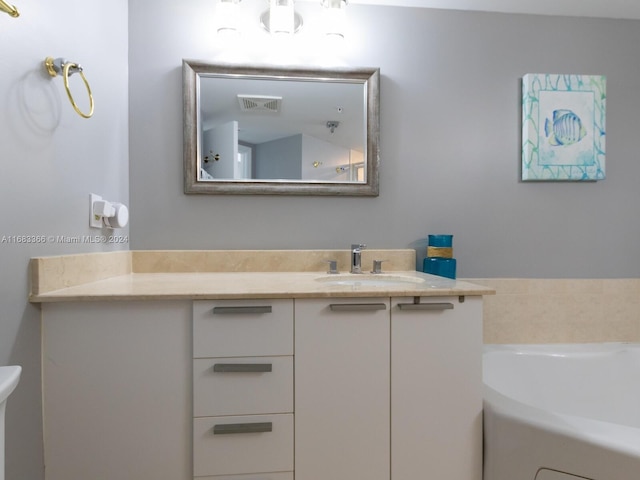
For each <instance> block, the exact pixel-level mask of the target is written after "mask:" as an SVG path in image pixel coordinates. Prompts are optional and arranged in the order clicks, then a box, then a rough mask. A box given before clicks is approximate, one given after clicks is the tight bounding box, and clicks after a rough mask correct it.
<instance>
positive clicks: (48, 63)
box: [0, 0, 94, 118]
mask: <svg viewBox="0 0 640 480" xmlns="http://www.w3.org/2000/svg"><path fill="white" fill-rule="evenodd" d="M0 1H2V0H0ZM44 64H45V67H46V69H47V72H49V75H51V76H52V77H55V76H57V75H58V73H60V70H62V78H63V80H64V88H65V90H66V91H67V96H68V97H69V101H70V102H71V106H72V107H73V109H74V110H75V111H76V113H77V114H78V115H80V116H81V117H82V118H91V116H92V115H93V107H94V102H93V94H92V93H91V87H90V86H89V82H88V81H87V77H85V76H84V72H83V71H82V67H81V66H80V65H78V64H77V63H72V62H67V61H65V60H64V59H62V58H56V59H55V60H54V59H53V57H47V58H46V59H45V61H44ZM76 72H77V73H79V74H80V77H81V78H82V81H83V82H84V86H85V87H87V93H88V94H89V113H84V112H82V111H81V110H80V108H78V105H77V104H76V101H75V100H74V99H73V95H72V94H71V89H70V88H69V75H71V74H73V73H76Z"/></svg>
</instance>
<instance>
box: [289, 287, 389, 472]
mask: <svg viewBox="0 0 640 480" xmlns="http://www.w3.org/2000/svg"><path fill="white" fill-rule="evenodd" d="M389 330H390V318H389V300H388V299H386V298H385V299H305V300H296V302H295V452H296V453H295V456H296V458H295V476H296V480H318V479H323V478H326V479H331V480H358V479H366V480H389V470H390V466H389V461H390V448H389V442H390V437H389V411H390V410H389V409H390V407H389V396H390V391H389V388H390V386H389V373H390V367H389V347H390V342H389Z"/></svg>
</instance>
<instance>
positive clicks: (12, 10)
mask: <svg viewBox="0 0 640 480" xmlns="http://www.w3.org/2000/svg"><path fill="white" fill-rule="evenodd" d="M0 12H5V13H8V14H9V15H11V16H12V17H14V18H15V17H19V16H20V12H19V11H18V9H17V8H16V7H14V6H13V5H9V4H8V3H6V2H5V1H4V0H0Z"/></svg>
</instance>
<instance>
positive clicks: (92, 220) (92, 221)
mask: <svg viewBox="0 0 640 480" xmlns="http://www.w3.org/2000/svg"><path fill="white" fill-rule="evenodd" d="M100 200H102V197H101V196H100V195H96V194H95V193H90V194H89V201H90V203H89V226H90V227H91V228H102V227H103V224H102V217H101V216H100V215H96V214H95V213H94V210H93V205H94V203H95V202H99V201H100Z"/></svg>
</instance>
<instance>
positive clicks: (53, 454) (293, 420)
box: [42, 296, 482, 480]
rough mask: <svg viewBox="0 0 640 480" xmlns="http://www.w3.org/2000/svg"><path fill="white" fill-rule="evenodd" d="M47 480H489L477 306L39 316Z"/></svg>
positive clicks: (423, 301)
mask: <svg viewBox="0 0 640 480" xmlns="http://www.w3.org/2000/svg"><path fill="white" fill-rule="evenodd" d="M42 318H43V322H42V327H43V343H42V345H43V358H42V368H43V391H44V395H43V412H44V451H45V463H46V479H47V480H69V479H80V478H96V479H97V478H109V479H118V480H152V479H153V480H188V479H194V478H195V479H196V480H293V478H294V472H295V480H319V479H325V478H326V479H332V480H359V479H366V480H415V479H416V478H418V479H419V478H428V479H432V478H433V479H438V480H480V478H481V461H482V444H481V429H482V425H481V418H482V416H481V413H482V390H481V382H482V379H481V363H482V351H481V350H482V297H481V296H466V297H459V296H446V297H421V298H420V297H418V298H416V297H407V298H404V297H403V298H391V297H389V296H386V297H376V298H347V297H340V298H326V297H322V298H289V299H267V300H195V301H192V300H190V299H184V300H163V301H161V300H155V301H154V300H145V301H94V302H77V301H76V302H52V303H44V304H43V305H42Z"/></svg>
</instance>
